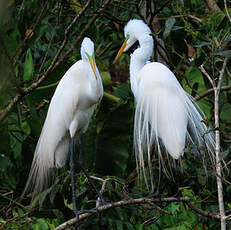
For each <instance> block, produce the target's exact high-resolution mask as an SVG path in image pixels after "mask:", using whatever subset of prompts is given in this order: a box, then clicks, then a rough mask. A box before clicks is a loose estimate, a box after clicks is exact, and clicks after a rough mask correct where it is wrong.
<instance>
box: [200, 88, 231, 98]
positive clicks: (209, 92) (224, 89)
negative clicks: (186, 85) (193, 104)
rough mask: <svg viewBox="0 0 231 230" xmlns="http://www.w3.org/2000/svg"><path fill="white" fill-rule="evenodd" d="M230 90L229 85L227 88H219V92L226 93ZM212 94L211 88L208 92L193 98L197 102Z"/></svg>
mask: <svg viewBox="0 0 231 230" xmlns="http://www.w3.org/2000/svg"><path fill="white" fill-rule="evenodd" d="M230 89H231V85H227V86H223V87H221V88H220V91H228V90H230ZM212 92H214V91H213V89H212V88H211V89H208V90H206V91H205V92H203V93H200V94H199V95H197V96H195V100H196V101H199V100H200V99H202V98H203V97H206V96H208V95H209V94H211V93H212Z"/></svg>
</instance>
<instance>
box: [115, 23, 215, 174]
mask: <svg viewBox="0 0 231 230" xmlns="http://www.w3.org/2000/svg"><path fill="white" fill-rule="evenodd" d="M124 35H125V41H124V43H123V45H122V47H121V48H120V50H119V52H118V54H117V56H116V58H115V62H116V61H117V60H118V58H119V57H120V55H121V54H122V53H123V51H127V50H128V49H129V48H130V47H131V46H132V45H133V44H134V43H135V42H136V41H137V40H138V42H139V47H138V48H137V49H136V50H135V51H134V52H133V53H132V54H131V61H130V83H131V89H132V92H133V94H134V96H135V99H136V102H137V104H136V111H135V118H134V151H135V155H136V160H137V169H138V172H139V173H140V172H143V173H144V170H145V159H147V160H148V165H149V169H150V167H151V150H152V147H153V146H154V145H155V147H156V151H157V152H158V157H159V160H160V161H162V159H163V152H167V153H169V154H170V155H171V156H172V158H173V159H179V158H180V157H181V156H183V154H184V149H185V141H186V139H189V140H190V141H192V142H193V143H195V144H196V145H197V146H198V147H199V146H206V148H207V151H208V153H209V157H211V159H212V161H213V162H214V135H213V133H212V132H208V130H207V127H206V125H205V124H204V123H203V122H202V120H203V119H204V114H203V112H202V111H201V110H200V108H199V107H198V106H197V104H196V102H195V101H194V100H193V98H192V97H191V96H190V95H189V94H187V93H186V92H185V91H184V90H183V88H182V87H181V85H180V84H179V82H178V81H177V79H176V77H175V75H174V74H173V73H172V72H171V71H170V70H169V69H168V68H167V67H166V66H165V65H163V64H161V63H158V62H149V59H150V57H151V56H152V52H153V38H152V36H151V30H150V29H149V27H148V26H147V25H146V24H145V23H144V22H143V21H142V20H137V19H133V20H130V21H129V22H128V23H127V25H126V26H125V28H124ZM163 147H164V148H163ZM150 173H151V171H150Z"/></svg>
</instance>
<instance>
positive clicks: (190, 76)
mask: <svg viewBox="0 0 231 230" xmlns="http://www.w3.org/2000/svg"><path fill="white" fill-rule="evenodd" d="M185 75H186V77H187V80H188V81H189V82H190V84H191V86H193V85H194V84H195V83H197V84H198V85H197V92H199V93H201V92H204V91H205V90H206V88H205V84H204V78H203V75H202V73H201V71H200V70H199V69H197V68H195V67H193V66H190V67H189V68H188V69H187V70H186V72H185ZM184 89H185V90H186V91H187V92H188V93H189V94H191V91H192V89H191V88H190V87H189V86H188V85H185V86H184Z"/></svg>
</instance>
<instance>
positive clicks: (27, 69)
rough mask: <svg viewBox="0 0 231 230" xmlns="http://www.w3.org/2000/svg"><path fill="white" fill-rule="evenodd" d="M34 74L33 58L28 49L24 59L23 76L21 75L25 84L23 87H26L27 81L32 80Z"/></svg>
mask: <svg viewBox="0 0 231 230" xmlns="http://www.w3.org/2000/svg"><path fill="white" fill-rule="evenodd" d="M33 73H34V65H33V58H32V54H31V50H30V49H28V50H27V52H26V58H25V63H24V74H23V80H24V82H25V86H28V85H29V84H28V81H30V80H31V79H32V76H33Z"/></svg>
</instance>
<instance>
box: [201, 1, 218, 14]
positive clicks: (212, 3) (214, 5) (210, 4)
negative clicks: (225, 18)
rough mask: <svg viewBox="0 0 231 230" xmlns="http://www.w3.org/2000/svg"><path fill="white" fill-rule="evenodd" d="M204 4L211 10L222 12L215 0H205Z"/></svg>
mask: <svg viewBox="0 0 231 230" xmlns="http://www.w3.org/2000/svg"><path fill="white" fill-rule="evenodd" d="M205 3H206V6H207V7H208V8H209V10H210V11H212V12H218V13H219V12H222V11H221V9H220V8H219V6H218V5H217V3H216V1H215V0H205Z"/></svg>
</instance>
